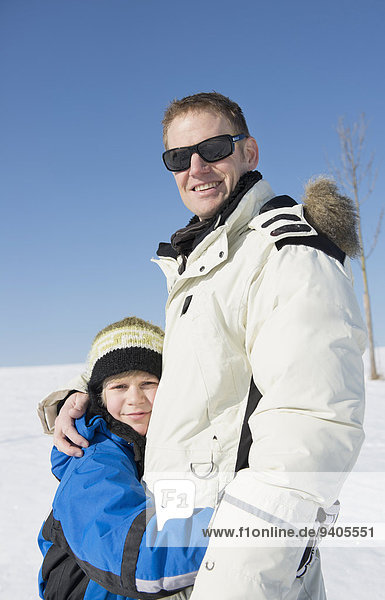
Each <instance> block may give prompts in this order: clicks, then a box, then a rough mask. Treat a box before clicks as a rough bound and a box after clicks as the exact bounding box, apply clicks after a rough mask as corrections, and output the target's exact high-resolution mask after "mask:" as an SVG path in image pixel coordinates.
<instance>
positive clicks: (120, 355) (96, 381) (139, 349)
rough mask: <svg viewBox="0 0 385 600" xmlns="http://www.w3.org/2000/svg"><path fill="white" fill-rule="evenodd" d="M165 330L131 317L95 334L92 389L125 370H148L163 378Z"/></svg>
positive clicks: (89, 369)
mask: <svg viewBox="0 0 385 600" xmlns="http://www.w3.org/2000/svg"><path fill="white" fill-rule="evenodd" d="M163 338H164V333H163V331H162V330H161V329H160V327H157V326H156V325H152V324H151V323H149V322H148V321H143V319H139V318H137V317H128V318H126V319H123V320H122V321H118V322H117V323H113V324H112V325H108V327H105V328H104V329H102V330H101V331H99V333H98V334H97V336H96V337H95V339H94V341H93V343H92V346H91V350H90V353H89V355H88V364H87V373H88V379H89V384H88V386H89V389H90V390H93V391H96V390H98V389H100V388H101V386H102V383H103V381H104V380H105V379H106V378H107V377H111V376H112V375H118V373H124V372H125V371H146V372H147V373H151V374H153V375H156V376H157V377H159V378H160V375H161V371H162V346H163Z"/></svg>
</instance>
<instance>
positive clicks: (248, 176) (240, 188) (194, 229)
mask: <svg viewBox="0 0 385 600" xmlns="http://www.w3.org/2000/svg"><path fill="white" fill-rule="evenodd" d="M261 179H262V175H261V173H259V171H248V172H247V173H245V174H244V175H242V177H241V178H240V180H239V181H238V183H237V185H236V186H235V189H234V190H233V192H232V193H231V194H230V196H229V198H228V199H227V200H226V202H225V203H224V204H222V205H221V206H220V207H219V209H218V211H217V212H216V214H215V215H214V216H213V217H211V218H210V219H208V220H206V221H200V220H199V218H198V217H197V216H196V215H194V217H192V219H191V220H190V221H189V223H188V224H187V226H186V227H183V228H182V229H178V231H176V232H175V233H174V234H173V235H172V236H171V243H164V242H161V243H160V244H159V247H158V251H157V255H158V256H159V257H169V258H177V257H178V256H182V257H183V262H182V265H181V266H182V267H183V268H182V269H180V272H183V270H184V266H185V263H186V258H187V257H188V256H189V255H190V254H191V252H192V251H193V250H194V249H195V248H196V247H197V246H198V245H199V244H200V243H201V242H202V241H203V240H204V239H205V237H206V236H207V235H209V234H210V233H211V232H212V231H214V230H215V229H217V228H218V227H220V226H221V225H223V224H224V223H225V222H226V220H227V219H228V217H229V216H230V215H231V214H232V213H233V212H234V211H235V210H236V208H237V206H238V204H239V203H240V201H241V200H242V198H243V197H244V196H245V194H246V193H247V192H248V191H249V190H250V189H251V188H252V187H253V186H254V185H255V184H256V183H257V182H258V181H260V180H261Z"/></svg>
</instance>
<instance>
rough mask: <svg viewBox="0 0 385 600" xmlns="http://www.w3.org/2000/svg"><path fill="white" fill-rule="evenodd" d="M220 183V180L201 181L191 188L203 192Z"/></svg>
mask: <svg viewBox="0 0 385 600" xmlns="http://www.w3.org/2000/svg"><path fill="white" fill-rule="evenodd" d="M221 183H222V182H221V181H210V182H209V183H201V184H200V185H196V186H195V187H193V188H192V189H193V191H194V192H203V191H205V190H211V189H215V188H217V187H218V185H220V184H221Z"/></svg>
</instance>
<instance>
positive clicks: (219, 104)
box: [162, 92, 250, 148]
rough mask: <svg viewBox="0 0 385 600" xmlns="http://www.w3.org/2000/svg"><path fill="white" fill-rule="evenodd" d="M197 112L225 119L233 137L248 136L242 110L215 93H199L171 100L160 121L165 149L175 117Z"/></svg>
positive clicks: (234, 103)
mask: <svg viewBox="0 0 385 600" xmlns="http://www.w3.org/2000/svg"><path fill="white" fill-rule="evenodd" d="M199 110H210V111H212V112H213V113H217V114H219V115H223V116H224V117H226V119H228V121H230V123H231V125H233V127H234V131H233V133H234V135H235V134H239V133H244V134H245V135H246V136H249V135H250V133H249V129H248V127H247V124H246V119H245V117H244V115H243V112H242V109H241V107H240V106H239V105H238V104H237V103H236V102H233V101H232V100H230V98H228V97H227V96H223V95H222V94H218V93H217V92H200V93H199V94H194V95H193V96H186V97H185V98H182V99H181V100H173V101H172V102H171V103H170V104H169V105H168V107H167V108H166V110H165V113H164V117H163V121H162V125H163V143H164V145H165V147H166V148H167V133H168V128H169V127H170V124H171V123H172V121H173V120H174V119H175V117H179V116H180V115H183V114H186V113H188V112H190V111H199Z"/></svg>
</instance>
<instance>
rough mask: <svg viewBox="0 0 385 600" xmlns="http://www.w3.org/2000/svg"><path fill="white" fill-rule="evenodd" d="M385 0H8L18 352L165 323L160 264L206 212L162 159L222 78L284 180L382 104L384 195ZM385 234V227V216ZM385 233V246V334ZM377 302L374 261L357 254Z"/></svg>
mask: <svg viewBox="0 0 385 600" xmlns="http://www.w3.org/2000/svg"><path fill="white" fill-rule="evenodd" d="M384 6H385V5H384V3H383V1H382V0H323V1H322V2H312V1H310V0H306V1H305V0H292V1H291V2H287V1H286V0H270V1H269V2H266V0H264V1H259V0H252V1H251V0H239V1H238V2H234V1H231V2H230V1H228V0H220V1H219V0H218V1H215V2H211V1H208V0H194V2H181V1H180V0H179V1H176V0H164V2H160V1H159V0H136V1H133V0H0V82H1V83H0V201H1V236H0V245H1V248H0V257H1V294H0V302H1V328H0V335H1V353H0V365H3V366H12V365H38V364H54V363H66V362H81V361H83V360H84V358H85V355H86V353H87V351H88V347H89V344H90V342H91V339H92V337H93V335H94V334H95V333H96V332H97V331H98V330H99V329H100V328H102V327H103V326H105V325H106V324H107V323H109V322H112V321H114V320H117V319H120V318H122V317H124V316H127V315H132V314H136V315H138V316H141V317H143V318H146V319H150V320H152V321H153V322H155V323H157V324H159V325H163V324H164V304H165V300H166V289H165V282H164V280H163V275H162V273H161V271H160V270H159V268H158V267H157V266H156V265H154V264H153V263H151V262H150V260H149V259H150V258H151V257H152V256H155V252H156V249H157V245H158V242H159V241H161V240H162V241H167V240H168V239H169V237H170V235H171V233H173V232H174V230H176V229H178V228H179V227H181V226H183V225H185V224H186V223H187V221H188V219H189V213H188V211H187V209H185V208H184V206H183V205H182V202H181V201H180V199H179V196H178V193H177V189H176V186H175V183H174V181H173V177H172V175H170V174H169V173H168V172H166V170H165V169H164V167H163V164H162V162H161V158H160V155H161V152H162V144H161V126H160V121H161V119H162V114H163V110H164V108H165V106H166V105H167V104H168V102H169V101H170V100H171V99H173V98H181V97H183V96H185V95H187V94H191V93H196V92H199V91H211V90H216V91H220V92H222V93H224V94H226V95H228V96H230V97H231V98H233V99H234V100H236V101H237V102H238V103H239V104H240V105H241V106H242V107H243V109H244V112H245V115H246V118H247V120H248V123H249V128H250V130H251V131H252V133H253V134H254V136H255V137H256V139H257V141H258V144H259V146H260V154H261V159H260V165H259V169H260V170H261V172H262V173H263V175H264V177H265V178H266V179H267V180H268V181H269V183H270V184H271V185H272V187H273V189H274V190H275V192H276V193H277V194H282V193H286V194H290V195H292V196H293V197H294V198H296V199H300V197H301V195H302V190H303V184H304V182H306V180H307V179H308V178H309V177H311V176H313V175H316V174H319V173H323V172H325V171H326V170H327V162H326V158H325V157H326V155H328V156H329V157H330V158H331V159H334V160H338V155H339V147H338V139H337V135H336V132H335V126H336V123H337V120H338V117H339V116H341V115H344V116H345V117H346V119H348V120H349V121H352V120H354V119H356V118H357V117H358V116H359V114H360V113H361V112H363V111H364V112H365V113H366V115H367V118H368V122H369V131H368V136H367V147H368V153H369V151H374V152H375V153H376V157H375V162H376V165H377V167H378V169H379V176H378V179H377V184H376V187H375V192H374V194H373V197H372V199H371V200H369V201H368V202H367V203H366V204H365V205H364V207H363V220H364V230H365V234H366V237H367V238H369V237H370V235H371V234H372V233H373V231H374V229H375V226H376V218H377V215H378V213H379V210H380V207H381V206H382V205H384V203H385V201H384V194H383V190H384V189H385V176H384V166H385V141H384V139H385V138H384V134H385V128H384V120H385V117H384V98H385V83H384V82H385V78H384V56H385V52H384V22H385V19H384V17H385V8H384ZM384 230H385V226H384ZM384 258H385V231H383V233H382V237H381V238H380V241H379V243H378V245H377V249H376V251H375V253H374V254H373V255H372V257H371V258H370V260H369V276H370V287H371V293H372V298H373V318H374V324H375V339H376V343H377V344H378V345H385V319H384V315H383V298H384V292H385V287H384V286H385V284H384V275H383V274H384V270H383V269H384V266H383V263H384ZM354 273H355V280H356V289H357V294H358V297H359V299H360V301H361V296H362V285H361V279H360V277H361V275H360V271H359V269H358V268H357V266H355V267H354Z"/></svg>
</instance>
